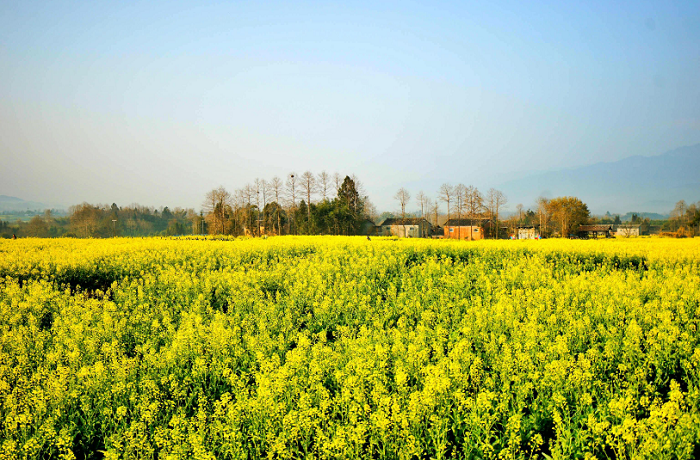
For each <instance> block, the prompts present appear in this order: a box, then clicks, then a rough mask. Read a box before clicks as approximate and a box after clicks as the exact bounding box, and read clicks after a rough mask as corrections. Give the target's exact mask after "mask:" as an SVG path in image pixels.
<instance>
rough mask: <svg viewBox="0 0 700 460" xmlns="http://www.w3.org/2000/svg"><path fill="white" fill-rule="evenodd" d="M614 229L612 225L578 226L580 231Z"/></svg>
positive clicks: (607, 230)
mask: <svg viewBox="0 0 700 460" xmlns="http://www.w3.org/2000/svg"><path fill="white" fill-rule="evenodd" d="M611 230H612V225H609V224H603V225H581V226H580V227H579V228H578V231H579V232H609V231H611Z"/></svg>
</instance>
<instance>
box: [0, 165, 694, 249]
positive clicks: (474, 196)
mask: <svg viewBox="0 0 700 460" xmlns="http://www.w3.org/2000/svg"><path fill="white" fill-rule="evenodd" d="M394 198H395V200H396V203H397V208H399V210H397V211H395V212H384V213H382V214H379V213H378V212H377V210H376V208H375V206H374V205H373V204H372V202H371V201H370V200H369V198H368V197H367V195H366V193H365V191H364V187H363V185H362V183H361V182H360V181H359V179H358V178H357V177H355V176H344V177H343V176H341V175H339V174H334V175H332V176H331V175H329V174H326V173H325V172H322V173H320V174H318V175H315V174H313V173H311V172H308V171H307V172H305V173H304V174H302V175H300V176H297V175H295V174H290V175H289V176H288V177H287V178H286V180H285V181H283V180H282V179H280V178H278V177H275V178H273V179H272V180H270V181H265V180H260V179H256V180H255V181H254V182H252V183H251V184H248V185H246V186H244V187H242V188H240V189H237V190H235V191H234V192H232V193H231V192H228V191H227V190H226V189H224V188H223V187H218V188H216V189H213V190H211V191H210V192H208V193H207V194H206V196H205V200H204V202H203V205H202V209H201V210H200V211H199V212H197V211H196V210H195V209H192V208H188V209H184V208H173V209H170V208H168V207H162V208H153V207H148V206H140V205H138V204H134V205H129V206H121V207H120V206H118V205H117V204H116V203H112V204H111V205H99V204H90V203H81V204H79V205H75V206H72V207H71V208H70V209H69V210H68V212H65V211H56V210H44V211H27V210H24V211H20V210H12V211H9V212H5V213H3V212H2V210H1V209H0V237H1V238H13V237H19V238H21V237H43V238H46V237H48V238H51V237H76V238H107V237H115V236H131V237H133V236H179V235H230V236H244V237H263V236H277V235H366V236H369V237H372V236H393V237H397V238H445V239H455V240H464V241H478V240H482V239H517V240H523V239H530V240H534V239H542V238H582V239H583V238H609V237H638V236H646V235H661V236H668V237H693V236H696V235H700V202H697V203H692V202H691V203H686V202H685V201H684V200H680V201H678V202H677V203H676V205H675V206H674V208H673V209H672V210H669V214H668V216H661V215H658V214H657V215H645V214H636V213H632V214H631V215H627V216H623V217H624V218H621V216H620V215H614V214H610V213H606V214H605V215H603V216H592V215H591V213H590V211H589V209H588V206H587V205H586V204H585V203H583V202H582V201H581V200H580V199H579V198H577V197H570V196H562V197H556V198H545V197H540V198H539V199H538V200H537V202H536V204H535V206H534V207H533V208H534V209H529V208H525V207H524V206H523V205H522V204H517V205H515V206H514V208H515V211H514V212H513V211H512V208H511V211H510V212H507V211H504V210H505V209H506V208H505V206H506V204H507V203H508V197H506V196H505V195H504V194H503V193H502V192H500V191H498V190H495V189H493V188H492V189H489V190H488V191H487V192H486V193H481V192H480V191H479V190H478V189H477V188H476V187H473V186H465V185H463V184H458V185H455V186H452V185H449V184H443V185H442V186H441V187H440V189H439V190H438V191H437V193H436V196H435V197H434V198H431V197H429V196H428V195H427V194H425V193H423V192H422V191H420V192H418V193H417V195H416V197H415V198H414V200H413V201H411V194H410V193H409V192H408V191H407V190H406V189H404V188H401V189H399V191H398V192H397V193H396V195H395V196H394ZM14 200H18V199H16V198H15V199H14ZM20 201H21V200H20ZM409 206H412V207H413V208H418V209H417V210H416V211H414V212H408V211H407V209H408V207H409Z"/></svg>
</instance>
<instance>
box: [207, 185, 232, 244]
mask: <svg viewBox="0 0 700 460" xmlns="http://www.w3.org/2000/svg"><path fill="white" fill-rule="evenodd" d="M230 201H231V194H230V193H229V192H227V191H226V189H225V188H224V187H223V186H221V187H219V188H215V189H214V190H212V191H210V192H208V193H207V194H206V196H205V197H204V203H203V204H202V208H204V211H206V212H207V213H208V214H210V215H211V216H212V220H213V222H214V223H215V230H214V231H215V232H216V231H217V230H218V232H219V234H222V235H223V234H224V233H225V232H226V207H227V206H230Z"/></svg>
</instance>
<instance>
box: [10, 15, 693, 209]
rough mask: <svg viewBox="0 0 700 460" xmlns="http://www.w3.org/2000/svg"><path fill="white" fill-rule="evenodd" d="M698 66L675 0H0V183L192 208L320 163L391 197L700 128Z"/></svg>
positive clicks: (625, 152) (379, 199)
mask: <svg viewBox="0 0 700 460" xmlns="http://www.w3.org/2000/svg"><path fill="white" fill-rule="evenodd" d="M697 75H700V5H699V4H697V3H696V4H692V3H690V2H688V3H686V2H679V3H671V2H645V3H637V2H634V3H633V2H629V3H615V4H611V3H609V2H603V3H599V4H582V3H581V4H559V3H547V2H538V3H533V4H527V5H526V4H519V3H517V2H512V3H511V2H495V3H489V4H488V5H469V6H465V5H462V4H461V3H458V2H445V3H440V4H432V3H430V4H429V3H417V2H410V3H407V2H395V3H383V4H381V5H376V4H374V3H370V2H353V3H349V4H345V5H335V4H323V3H313V2H294V3H293V4H292V3H282V2H265V3H264V4H263V3H253V2H240V3H236V4H225V3H208V4H200V3H195V2H179V3H177V4H170V3H165V2H133V3H129V4H125V5H116V4H110V3H101V2H95V3H84V4H74V3H67V2H4V3H3V4H2V6H0V100H1V101H2V103H1V104H0V157H1V160H2V165H3V166H2V168H0V195H11V196H18V197H21V198H23V199H25V200H31V201H42V202H53V203H64V204H75V203H80V202H82V201H89V202H94V203H106V202H109V203H111V202H116V203H118V204H120V205H125V204H129V203H133V202H138V203H141V204H144V205H154V206H159V205H168V206H183V207H195V208H199V207H200V205H201V203H202V200H203V198H204V195H205V193H206V192H207V191H209V190H211V189H212V188H214V187H217V186H219V185H223V186H225V187H226V188H227V189H229V190H233V189H236V188H239V187H242V186H243V185H245V184H246V183H249V182H252V180H254V179H255V178H256V177H259V178H261V179H270V178H272V177H273V176H275V175H278V176H280V177H284V176H285V175H286V174H287V173H289V172H292V171H294V172H297V173H299V174H300V173H302V172H304V171H306V170H310V171H312V172H315V173H318V172H320V171H322V170H326V171H328V172H330V173H333V172H336V171H337V172H340V173H342V174H353V173H354V174H356V175H357V176H358V177H359V178H360V179H361V180H362V181H363V183H364V184H365V187H366V190H367V193H368V195H369V196H370V198H371V200H372V201H373V202H374V203H375V204H376V206H377V207H378V208H379V209H380V210H394V209H395V208H396V207H397V204H396V202H395V200H393V195H394V193H395V191H396V190H397V189H398V188H399V187H405V188H407V189H408V190H409V191H411V192H412V193H413V194H414V196H415V193H416V192H418V191H419V190H421V189H422V190H424V191H425V192H426V193H428V194H429V195H431V196H433V197H435V196H436V195H437V188H436V186H435V185H434V184H438V185H439V184H440V183H442V182H450V183H453V184H454V183H458V182H463V183H465V184H473V185H476V186H477V187H480V188H482V189H484V190H485V189H487V188H489V187H497V186H498V185H499V184H502V183H505V182H507V181H509V180H512V179H516V178H518V177H519V176H523V175H525V174H527V173H528V172H535V171H552V170H557V169H561V168H573V167H577V166H582V165H590V164H595V163H600V162H604V161H616V160H621V159H624V158H627V157H631V156H634V155H641V156H653V155H659V154H662V153H664V152H667V151H670V150H673V149H676V148H679V147H682V146H688V145H694V144H698V143H700V103H699V102H700V84H698V81H697ZM535 192H537V191H535ZM688 199H697V198H696V197H688ZM517 201H518V200H517V198H515V197H512V198H511V204H514V203H516V202H517ZM412 208H413V207H412Z"/></svg>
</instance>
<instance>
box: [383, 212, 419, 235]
mask: <svg viewBox="0 0 700 460" xmlns="http://www.w3.org/2000/svg"><path fill="white" fill-rule="evenodd" d="M379 228H380V233H381V234H382V235H387V236H388V235H393V236H398V237H400V238H404V237H408V238H428V237H430V233H431V231H430V229H431V225H430V222H428V221H427V220H426V219H425V218H424V217H406V218H403V219H401V218H393V217H392V218H389V219H386V220H384V222H382V223H381V224H379Z"/></svg>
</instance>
